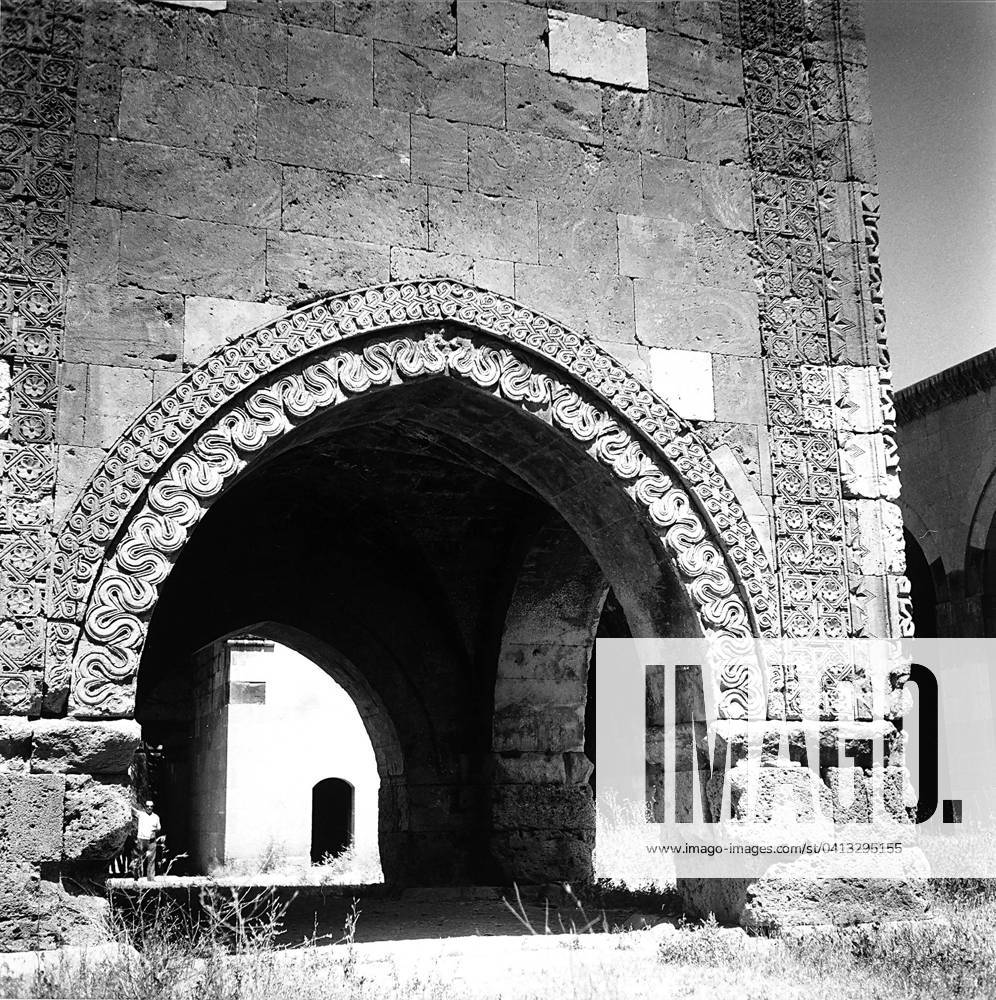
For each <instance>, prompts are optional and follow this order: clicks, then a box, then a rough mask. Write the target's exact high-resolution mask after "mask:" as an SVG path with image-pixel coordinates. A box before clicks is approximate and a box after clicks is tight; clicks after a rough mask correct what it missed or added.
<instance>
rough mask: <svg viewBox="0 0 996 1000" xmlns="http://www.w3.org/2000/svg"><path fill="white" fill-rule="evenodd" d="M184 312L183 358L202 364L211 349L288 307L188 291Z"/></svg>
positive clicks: (246, 331)
mask: <svg viewBox="0 0 996 1000" xmlns="http://www.w3.org/2000/svg"><path fill="white" fill-rule="evenodd" d="M185 307H186V308H185V313H184V338H183V360H184V362H185V363H186V364H192V365H197V364H200V363H201V362H202V361H203V360H204V359H205V358H206V357H207V356H208V355H209V354H211V352H212V351H214V350H215V349H216V348H218V347H221V345H222V344H224V343H226V342H227V341H229V340H234V339H235V338H236V337H238V336H241V335H242V334H243V333H248V332H249V331H250V330H254V329H255V328H256V327H257V326H262V325H263V324H264V323H269V322H270V320H272V319H276V318H277V317H278V316H281V315H282V314H283V313H285V312H286V311H287V310H286V308H285V307H284V306H281V305H274V304H272V303H269V302H244V301H242V300H240V299H214V298H209V297H207V296H200V295H188V296H187V300H186V303H185Z"/></svg>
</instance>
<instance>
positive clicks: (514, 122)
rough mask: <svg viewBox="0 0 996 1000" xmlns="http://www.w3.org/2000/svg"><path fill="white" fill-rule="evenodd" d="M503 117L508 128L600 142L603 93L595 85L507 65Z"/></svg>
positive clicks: (559, 137) (580, 140)
mask: <svg viewBox="0 0 996 1000" xmlns="http://www.w3.org/2000/svg"><path fill="white" fill-rule="evenodd" d="M505 120H506V123H507V125H508V127H509V128H510V129H517V130H518V131H522V132H538V133H540V134H541V135H549V136H552V137H553V138H555V139H573V140H575V141H577V142H588V143H595V144H600V143H601V141H602V92H601V90H600V89H599V88H598V87H596V86H594V84H590V83H579V82H577V81H575V80H564V79H562V78H558V77H555V76H553V75H551V74H550V73H547V72H545V71H543V70H535V69H528V68H523V67H519V66H510V67H509V68H508V69H507V70H506V73H505Z"/></svg>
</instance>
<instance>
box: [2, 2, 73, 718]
mask: <svg viewBox="0 0 996 1000" xmlns="http://www.w3.org/2000/svg"><path fill="white" fill-rule="evenodd" d="M81 36H82V19H81V9H80V6H79V5H78V4H75V3H71V2H61V0H60V2H54V0H30V2H9V3H4V4H3V5H2V8H0V91H2V92H0V715H2V714H8V713H16V714H25V715H27V714H38V712H39V711H40V709H41V698H42V666H43V660H44V649H45V643H46V628H45V607H46V578H47V573H48V566H49V557H50V553H51V527H52V508H53V497H54V489H55V444H54V428H55V409H56V398H57V382H56V377H57V365H58V359H59V355H60V348H61V342H62V334H63V327H64V317H65V308H66V272H67V262H68V234H69V217H70V203H71V194H72V179H73V162H74V158H75V131H76V127H75V126H76V83H77V76H78V72H79V67H78V53H79V51H80V39H81ZM49 638H50V640H51V638H52V632H51V630H50V632H49Z"/></svg>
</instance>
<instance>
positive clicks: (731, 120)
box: [685, 101, 747, 164]
mask: <svg viewBox="0 0 996 1000" xmlns="http://www.w3.org/2000/svg"><path fill="white" fill-rule="evenodd" d="M685 129H686V135H687V144H688V158H689V159H690V160H698V161H699V162H701V163H716V164H723V163H746V162H747V113H746V112H745V111H744V109H743V108H742V107H739V106H736V105H729V104H711V103H707V102H703V101H687V102H685Z"/></svg>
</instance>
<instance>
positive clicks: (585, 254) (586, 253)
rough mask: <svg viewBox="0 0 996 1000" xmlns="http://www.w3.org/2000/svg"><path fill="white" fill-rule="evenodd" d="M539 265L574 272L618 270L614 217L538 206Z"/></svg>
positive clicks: (567, 208) (587, 211) (563, 208)
mask: <svg viewBox="0 0 996 1000" xmlns="http://www.w3.org/2000/svg"><path fill="white" fill-rule="evenodd" d="M538 210H539V262H540V263H541V264H552V265H553V266H555V267H566V268H569V269H570V270H573V271H604V272H606V273H608V274H611V273H612V272H613V271H617V270H618V268H619V246H618V240H617V238H616V217H615V215H613V214H612V213H611V212H604V211H599V210H597V209H578V208H570V207H568V206H566V205H565V206H560V205H545V204H540V205H539V209H538Z"/></svg>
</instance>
